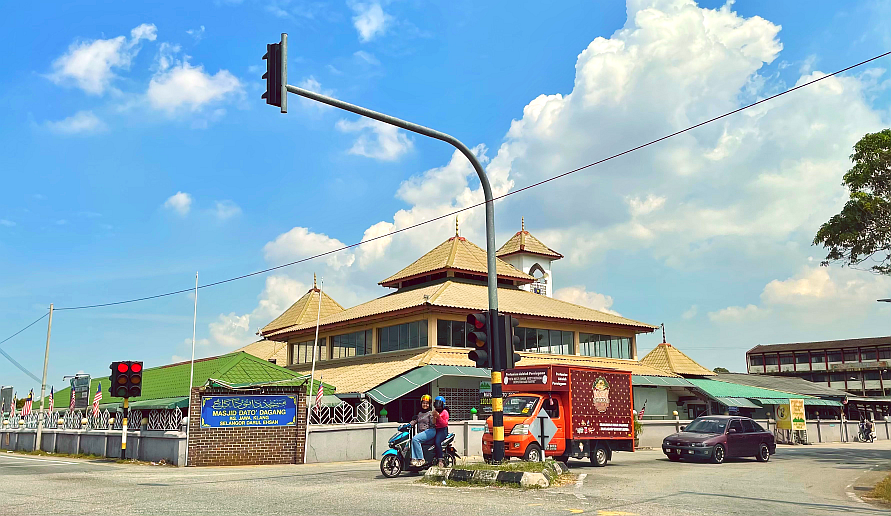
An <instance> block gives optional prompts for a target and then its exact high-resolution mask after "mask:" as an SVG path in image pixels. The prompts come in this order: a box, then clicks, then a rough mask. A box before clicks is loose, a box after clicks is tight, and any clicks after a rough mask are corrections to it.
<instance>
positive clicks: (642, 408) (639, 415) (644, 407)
mask: <svg viewBox="0 0 891 516" xmlns="http://www.w3.org/2000/svg"><path fill="white" fill-rule="evenodd" d="M645 410H647V400H644V404H643V407H641V408H640V412H638V413H637V419H643V415H644V411H645Z"/></svg>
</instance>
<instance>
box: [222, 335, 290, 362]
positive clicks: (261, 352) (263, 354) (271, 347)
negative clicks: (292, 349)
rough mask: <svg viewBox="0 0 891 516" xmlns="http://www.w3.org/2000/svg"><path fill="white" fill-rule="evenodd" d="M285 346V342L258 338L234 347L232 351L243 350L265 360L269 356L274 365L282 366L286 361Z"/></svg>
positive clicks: (286, 351)
mask: <svg viewBox="0 0 891 516" xmlns="http://www.w3.org/2000/svg"><path fill="white" fill-rule="evenodd" d="M286 346H287V343H285V342H277V341H274V340H258V341H257V342H252V343H251V344H248V345H247V346H244V347H241V348H238V349H236V350H235V351H233V353H238V352H239V351H244V352H245V353H247V354H249V355H254V356H255V357H257V358H262V359H263V360H266V361H268V360H269V359H270V358H274V359H275V363H276V365H280V366H282V367H284V366H285V364H287V363H288V349H287V347H286Z"/></svg>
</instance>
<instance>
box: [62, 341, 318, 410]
mask: <svg viewBox="0 0 891 516" xmlns="http://www.w3.org/2000/svg"><path fill="white" fill-rule="evenodd" d="M189 369H190V363H189V362H180V363H177V364H171V365H166V366H159V367H150V368H146V369H144V370H143V373H142V384H143V388H142V396H140V397H138V398H130V406H131V407H134V408H137V406H136V403H141V402H143V401H148V400H164V399H175V398H182V397H185V398H186V399H187V402H186V405H184V406H187V405H188V396H189ZM210 378H214V379H216V380H220V381H223V382H226V383H227V384H229V385H234V386H244V385H256V384H263V383H271V382H280V381H283V380H292V381H294V383H296V384H297V385H302V384H303V383H305V382H307V381H308V378H305V377H302V376H300V375H298V374H297V373H295V372H293V371H291V370H289V369H285V368H284V367H281V366H277V365H275V364H273V363H271V362H267V361H266V360H263V359H262V358H258V357H255V356H254V355H251V354H249V353H245V352H243V351H240V352H237V353H230V354H228V355H221V356H218V357H210V358H204V359H200V360H196V361H195V378H194V381H193V385H196V386H200V385H204V384H205V383H206V382H207V380H208V379H210ZM100 383H101V384H102V401H101V402H100V405H101V406H103V407H105V406H106V405H108V406H109V408H111V407H113V406H120V404H121V403H122V402H123V399H122V398H116V397H112V396H110V395H109V394H108V386H109V383H110V381H109V377H108V376H103V377H99V378H91V379H90V393H91V394H90V397H89V398H90V400H92V399H93V396H92V393H95V392H96V389H97V388H98V386H99V384H100ZM291 383H292V382H290V381H289V382H286V385H287V384H291ZM317 389H318V380H316V382H314V385H313V387H312V388H311V389H310V392H315V391H316V390H317ZM322 390H323V391H324V392H325V393H326V394H331V393H333V392H334V387H332V386H330V385H328V384H323V388H322ZM54 398H55V399H54V401H55V406H56V407H58V408H59V409H60V410H64V409H66V408H67V407H68V402H69V400H70V399H71V388H70V387H66V388H64V389H60V390H59V391H58V392H56V393H55V396H54ZM146 408H148V407H146ZM152 408H155V407H152Z"/></svg>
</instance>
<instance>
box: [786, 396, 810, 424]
mask: <svg viewBox="0 0 891 516" xmlns="http://www.w3.org/2000/svg"><path fill="white" fill-rule="evenodd" d="M789 417H790V418H791V420H792V430H807V422H806V421H805V419H804V400H801V399H799V400H794V399H790V400H789Z"/></svg>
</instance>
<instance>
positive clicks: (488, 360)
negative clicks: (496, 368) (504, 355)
mask: <svg viewBox="0 0 891 516" xmlns="http://www.w3.org/2000/svg"><path fill="white" fill-rule="evenodd" d="M488 319H489V318H488V316H486V314H484V313H476V314H470V315H468V316H467V324H468V325H470V331H469V332H468V333H467V342H468V343H469V344H470V346H469V347H471V348H473V349H472V350H471V351H470V353H468V354H467V357H468V358H470V359H471V360H473V361H474V362H476V366H477V367H480V368H485V369H492V345H491V343H490V342H489V321H488Z"/></svg>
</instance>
